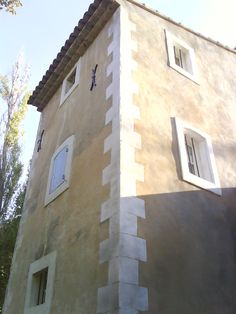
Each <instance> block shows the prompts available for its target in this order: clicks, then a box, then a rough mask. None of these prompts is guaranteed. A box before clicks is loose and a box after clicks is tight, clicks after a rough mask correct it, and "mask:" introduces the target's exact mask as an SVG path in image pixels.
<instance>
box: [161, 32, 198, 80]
mask: <svg viewBox="0 0 236 314" xmlns="http://www.w3.org/2000/svg"><path fill="white" fill-rule="evenodd" d="M165 34H166V44H167V52H168V63H169V66H170V67H171V68H173V69H174V70H176V71H177V72H179V73H181V74H183V75H184V76H186V77H188V78H189V79H191V80H192V81H194V82H196V83H198V75H197V66H196V58H195V52H194V49H193V48H192V47H190V46H189V45H188V44H186V43H185V42H184V41H183V40H182V39H180V38H178V37H176V36H174V35H173V34H171V33H170V32H169V31H167V30H165ZM175 46H178V47H179V48H182V50H184V51H185V52H186V54H187V58H188V62H187V63H188V66H187V67H188V68H189V69H184V68H182V67H181V66H179V65H177V64H176V62H175V54H174V47H175Z"/></svg>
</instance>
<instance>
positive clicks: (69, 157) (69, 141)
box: [44, 135, 75, 206]
mask: <svg viewBox="0 0 236 314" xmlns="http://www.w3.org/2000/svg"><path fill="white" fill-rule="evenodd" d="M74 139H75V137H74V135H71V136H70V137H68V138H67V139H66V140H65V141H64V142H63V143H62V144H61V145H60V146H59V147H58V148H57V149H56V151H55V152H54V154H53V155H52V158H51V162H50V169H49V175H48V182H47V190H46V195H45V202H44V206H46V205H47V204H49V203H50V202H52V201H53V200H54V199H55V198H56V197H58V196H59V195H60V194H61V193H62V192H64V191H65V190H66V189H68V187H69V185H70V172H71V163H72V155H73V146H74ZM65 146H68V148H69V152H68V155H67V159H66V166H65V180H64V182H63V183H62V184H61V185H60V186H59V187H58V188H57V189H56V190H54V191H53V192H52V193H49V191H50V184H51V178H52V172H53V163H54V159H55V157H56V156H57V154H58V153H59V152H60V151H61V150H62V149H63V148H64V147H65Z"/></svg>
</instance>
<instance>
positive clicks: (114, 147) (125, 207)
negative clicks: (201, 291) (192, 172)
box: [97, 6, 148, 314]
mask: <svg viewBox="0 0 236 314" xmlns="http://www.w3.org/2000/svg"><path fill="white" fill-rule="evenodd" d="M135 29H136V25H135V24H133V23H132V22H131V21H130V20H129V16H128V12H127V11H126V9H125V8H124V7H122V6H121V7H120V8H119V9H118V10H117V11H116V12H115V14H114V15H113V18H112V21H111V25H110V27H109V30H108V36H109V37H110V36H111V35H112V42H111V43H110V44H109V46H108V49H107V55H108V56H109V55H110V54H111V53H112V56H113V58H112V62H111V63H110V64H109V65H108V67H107V71H106V73H107V76H109V75H111V74H112V82H111V84H110V85H109V86H108V87H107V89H106V99H108V98H110V97H111V99H112V106H111V108H110V109H109V110H108V111H107V113H106V121H105V123H106V125H107V124H108V123H111V124H112V133H111V134H110V135H109V136H108V137H107V138H106V139H105V141H104V153H106V152H108V151H110V152H111V161H110V164H109V165H108V166H107V167H106V168H105V169H104V170H103V175H102V184H103V185H105V184H109V185H110V197H109V199H108V200H107V201H106V202H104V203H103V204H102V208H101V220H100V221H101V223H102V222H104V221H106V220H107V219H109V238H108V239H106V240H105V241H103V242H101V243H100V257H99V261H100V263H104V262H108V265H109V272H108V283H107V286H105V287H101V288H99V289H98V306H97V313H106V314H107V313H111V314H115V313H117V314H118V313H119V314H131V313H132V314H138V311H147V310H148V290H147V288H145V287H140V286H139V267H138V266H139V261H147V248H146V241H145V239H142V238H139V237H138V236H137V229H138V217H141V218H145V203H144V200H142V199H139V198H137V197H136V194H137V191H136V183H137V181H144V166H143V165H141V164H139V163H137V162H136V161H135V153H136V149H140V148H141V146H142V143H141V136H140V134H138V133H137V132H135V129H134V125H135V119H139V118H140V111H139V108H138V107H137V106H135V105H134V104H133V98H134V97H133V96H134V93H137V92H138V86H137V85H136V84H135V83H134V81H133V73H132V72H133V71H134V70H135V69H136V68H137V64H136V62H135V61H134V60H133V57H132V51H136V50H137V43H136V42H135V41H134V40H133V38H132V36H131V32H135ZM127 86H129V88H127Z"/></svg>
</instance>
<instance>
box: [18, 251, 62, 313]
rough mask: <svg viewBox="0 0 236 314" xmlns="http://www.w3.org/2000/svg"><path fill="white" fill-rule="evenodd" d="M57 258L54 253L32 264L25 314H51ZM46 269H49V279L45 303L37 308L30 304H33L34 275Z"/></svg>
mask: <svg viewBox="0 0 236 314" xmlns="http://www.w3.org/2000/svg"><path fill="white" fill-rule="evenodd" d="M56 256H57V254H56V252H55V251H54V252H52V253H50V254H48V255H46V256H43V257H42V258H40V259H39V260H37V261H35V262H33V263H32V264H30V268H29V273H28V280H27V290H26V299H25V309H24V314H49V313H50V310H51V303H52V297H53V287H54V277H55V268H56ZM46 267H48V277H47V288H46V297H45V302H44V303H43V304H40V305H37V306H32V305H31V304H30V302H31V293H32V284H33V275H34V274H35V273H37V272H39V271H40V270H42V269H44V268H46Z"/></svg>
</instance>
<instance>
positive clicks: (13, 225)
mask: <svg viewBox="0 0 236 314" xmlns="http://www.w3.org/2000/svg"><path fill="white" fill-rule="evenodd" d="M26 186H27V181H26V182H25V183H24V184H23V185H22V187H21V189H20V190H19V192H18V194H17V197H16V199H15V204H14V207H13V212H12V215H11V218H9V219H8V220H6V221H4V223H2V224H0V249H1V254H0V282H1V285H0V313H2V307H3V303H4V297H5V290H6V287H7V283H8V279H9V275H10V268H11V262H12V257H13V252H14V246H15V242H16V236H17V231H18V227H19V222H20V218H21V213H22V209H23V204H24V199H25V193H26Z"/></svg>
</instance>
